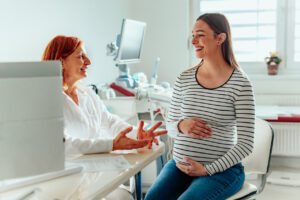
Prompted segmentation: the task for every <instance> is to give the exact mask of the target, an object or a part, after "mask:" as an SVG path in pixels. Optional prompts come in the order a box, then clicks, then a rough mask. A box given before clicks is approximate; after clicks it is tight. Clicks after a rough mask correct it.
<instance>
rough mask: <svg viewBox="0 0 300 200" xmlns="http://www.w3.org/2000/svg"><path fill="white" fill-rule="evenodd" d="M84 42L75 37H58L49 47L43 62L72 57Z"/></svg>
mask: <svg viewBox="0 0 300 200" xmlns="http://www.w3.org/2000/svg"><path fill="white" fill-rule="evenodd" d="M81 44H82V41H81V40H80V39H79V38H77V37H73V36H64V35H58V36H56V37H54V38H53V39H52V40H51V41H50V42H49V44H48V45H47V47H46V49H45V51H44V54H43V57H42V60H60V59H64V58H66V57H68V56H69V55H71V54H72V53H73V52H74V51H75V50H76V49H77V47H79V46H80V45H81Z"/></svg>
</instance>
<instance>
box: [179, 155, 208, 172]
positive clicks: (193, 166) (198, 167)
mask: <svg viewBox="0 0 300 200" xmlns="http://www.w3.org/2000/svg"><path fill="white" fill-rule="evenodd" d="M184 159H185V161H186V164H182V163H180V162H177V163H176V167H177V168H178V169H179V170H180V171H182V172H183V173H185V174H187V175H189V176H207V175H208V173H207V171H206V169H205V167H204V166H203V165H202V164H201V163H198V162H196V161H194V160H192V159H191V158H188V157H185V158H184Z"/></svg>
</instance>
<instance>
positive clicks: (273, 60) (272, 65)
mask: <svg viewBox="0 0 300 200" xmlns="http://www.w3.org/2000/svg"><path fill="white" fill-rule="evenodd" d="M281 61H282V59H281V58H280V57H279V56H278V53H277V52H270V56H269V57H265V62H266V63H267V65H268V74H269V75H276V74H277V73H278V67H279V64H280V63H281Z"/></svg>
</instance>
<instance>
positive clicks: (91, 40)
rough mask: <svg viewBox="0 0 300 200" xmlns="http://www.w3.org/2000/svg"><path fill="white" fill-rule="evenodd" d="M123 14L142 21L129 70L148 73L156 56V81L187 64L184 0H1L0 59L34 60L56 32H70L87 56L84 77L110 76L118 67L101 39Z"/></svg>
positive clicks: (107, 38)
mask: <svg viewBox="0 0 300 200" xmlns="http://www.w3.org/2000/svg"><path fill="white" fill-rule="evenodd" d="M125 17H127V18H132V19H136V20H140V21H145V22H146V23H147V31H146V38H145V43H144V49H143V53H142V62H141V63H139V64H137V65H136V66H132V67H131V71H132V72H137V71H144V72H146V74H147V75H148V77H149V76H150V74H151V71H152V67H153V65H154V61H155V59H156V57H157V56H159V57H160V58H161V65H160V68H159V78H158V79H159V81H162V80H163V81H169V82H171V83H173V82H174V81H175V79H176V76H177V75H178V74H179V73H180V72H181V71H182V70H183V69H185V68H186V67H187V65H188V49H187V37H188V34H189V33H190V30H189V28H188V1H182V0H26V1H23V0H0V25H1V31H0V44H1V48H0V62H5V61H38V60H40V59H41V56H42V53H43V51H44V48H45V47H46V45H47V43H48V42H49V41H50V40H51V39H52V38H53V37H54V36H55V35H58V34H65V35H74V36H78V37H80V38H81V39H82V40H83V41H85V44H86V49H87V51H88V54H89V57H90V59H91V61H92V65H91V67H90V69H89V74H88V79H87V83H96V84H98V83H104V82H110V81H113V80H114V79H115V78H116V77H117V75H118V69H117V68H116V67H114V62H113V57H108V56H106V44H107V43H109V42H111V41H114V40H115V36H116V34H117V33H119V32H120V29H121V22H122V18H125Z"/></svg>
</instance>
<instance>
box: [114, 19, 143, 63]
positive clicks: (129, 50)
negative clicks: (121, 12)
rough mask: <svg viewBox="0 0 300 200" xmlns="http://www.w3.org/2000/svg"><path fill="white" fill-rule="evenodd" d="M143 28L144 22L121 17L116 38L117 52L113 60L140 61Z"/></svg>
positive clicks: (122, 61) (124, 61)
mask: <svg viewBox="0 0 300 200" xmlns="http://www.w3.org/2000/svg"><path fill="white" fill-rule="evenodd" d="M145 30H146V23H144V22H140V21H135V20H131V19H123V23H122V29H121V34H120V35H119V36H118V38H117V46H118V52H117V56H116V58H115V60H116V61H117V63H118V64H130V63H137V62H139V61H140V58H141V51H142V46H143V41H144V36H145Z"/></svg>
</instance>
